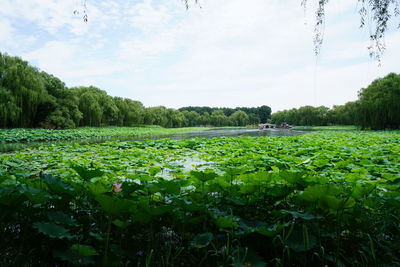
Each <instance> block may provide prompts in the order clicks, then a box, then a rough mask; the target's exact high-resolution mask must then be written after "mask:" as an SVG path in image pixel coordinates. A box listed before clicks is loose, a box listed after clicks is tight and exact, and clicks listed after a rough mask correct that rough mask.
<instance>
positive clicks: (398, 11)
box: [301, 0, 400, 63]
mask: <svg viewBox="0 0 400 267" xmlns="http://www.w3.org/2000/svg"><path fill="white" fill-rule="evenodd" d="M307 1H308V0H302V3H301V4H302V5H303V7H304V8H306V3H307ZM328 1H329V0H318V7H317V10H316V12H315V16H316V23H315V28H314V31H315V36H314V51H315V54H316V55H318V54H319V53H320V51H321V47H322V42H323V35H324V25H325V6H326V4H327V3H328ZM357 1H358V3H360V4H361V7H360V8H359V11H358V13H359V14H360V17H361V23H360V27H361V28H363V27H365V26H366V25H367V24H368V25H369V27H370V28H369V31H370V34H369V35H370V36H369V39H370V42H371V44H370V45H369V46H368V50H369V55H370V57H371V58H373V59H375V60H377V61H378V62H379V63H380V60H381V58H382V55H383V53H384V52H385V49H386V46H385V33H386V32H387V29H388V22H389V20H390V19H391V18H392V16H393V15H394V16H395V17H399V15H400V0H357ZM392 13H393V14H392ZM367 22H368V23H367ZM399 27H400V24H399Z"/></svg>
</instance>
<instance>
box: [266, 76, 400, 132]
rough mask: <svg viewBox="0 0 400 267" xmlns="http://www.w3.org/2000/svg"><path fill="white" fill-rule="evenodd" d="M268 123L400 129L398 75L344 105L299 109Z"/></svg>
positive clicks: (379, 81) (378, 82)
mask: <svg viewBox="0 0 400 267" xmlns="http://www.w3.org/2000/svg"><path fill="white" fill-rule="evenodd" d="M271 122H272V123H276V124H281V123H282V122H286V123H289V124H293V125H307V126H324V125H357V126H359V127H360V128H362V129H375V130H381V129H399V128H400V74H396V73H390V74H388V75H387V76H385V77H383V78H380V79H376V80H374V81H373V82H372V83H371V84H370V85H369V86H368V87H367V88H362V89H361V90H360V91H359V92H358V100H356V101H352V102H347V103H346V104H344V105H338V106H333V108H331V109H329V108H328V107H325V106H320V107H312V106H303V107H300V108H298V109H296V108H293V109H290V110H283V111H279V112H275V113H274V114H272V118H271Z"/></svg>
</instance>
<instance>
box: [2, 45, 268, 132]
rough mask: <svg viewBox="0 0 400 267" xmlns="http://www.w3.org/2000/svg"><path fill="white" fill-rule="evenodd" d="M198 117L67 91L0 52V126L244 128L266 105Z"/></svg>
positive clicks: (97, 92) (94, 92)
mask: <svg viewBox="0 0 400 267" xmlns="http://www.w3.org/2000/svg"><path fill="white" fill-rule="evenodd" d="M206 108H207V109H208V110H209V113H207V112H204V113H200V114H199V113H197V112H193V111H190V110H191V108H186V109H185V108H183V109H182V111H179V110H176V109H171V108H166V107H163V106H158V107H149V108H145V107H144V106H143V104H142V103H141V102H139V101H134V100H131V99H128V98H121V97H112V96H110V95H108V94H107V93H106V91H104V90H101V89H99V88H96V87H93V86H89V87H82V86H81V87H74V88H67V87H66V86H65V84H64V82H62V81H61V80H60V79H58V78H56V77H54V76H53V75H50V74H48V73H46V72H44V71H40V70H38V69H37V68H35V67H32V66H30V65H29V64H28V63H27V62H26V61H23V60H21V59H20V58H18V57H10V56H8V55H6V54H1V53H0V128H16V127H18V128H28V127H29V128H31V127H42V128H56V129H63V128H75V127H78V126H135V125H142V124H145V125H160V126H162V127H168V128H170V127H185V126H190V127H193V126H200V125H214V126H245V125H247V124H249V123H259V122H262V121H266V120H267V119H268V118H270V116H271V109H270V108H269V107H267V106H262V107H259V108H241V109H239V108H236V109H215V108H208V107H206Z"/></svg>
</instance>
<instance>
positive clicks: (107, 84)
mask: <svg viewBox="0 0 400 267" xmlns="http://www.w3.org/2000/svg"><path fill="white" fill-rule="evenodd" d="M80 3H81V2H80V1H64V0H41V1H39V0H29V1H28V0H25V1H23V0H13V1H12V0H5V1H4V3H3V4H2V9H1V10H0V34H1V33H4V34H3V35H0V39H1V38H3V39H8V40H11V41H10V42H11V43H12V44H13V45H14V47H16V48H15V49H14V50H13V51H14V53H17V55H21V56H23V57H24V58H25V59H28V60H30V61H31V62H32V63H33V64H35V65H37V66H38V67H40V68H41V69H43V70H45V71H47V72H49V73H53V74H55V75H56V76H58V77H60V78H61V79H62V80H65V81H66V82H67V84H68V85H71V86H72V85H80V84H84V85H89V84H94V85H96V86H98V87H100V88H103V89H107V91H108V93H110V94H111V95H120V96H123V97H131V98H133V99H138V100H140V101H143V103H144V104H145V105H146V106H153V105H166V106H168V107H181V106H185V105H209V106H230V107H234V106H257V105H270V106H271V107H272V108H273V110H275V111H276V110H279V109H285V108H291V107H298V106H301V105H321V104H323V105H328V106H331V105H333V104H343V103H344V102H346V101H348V100H354V99H355V98H356V93H357V91H358V90H359V89H360V88H361V87H363V86H367V85H368V84H369V83H370V82H371V80H372V79H374V78H376V77H378V76H383V75H384V74H386V73H387V72H390V71H398V69H397V65H396V64H397V59H398V58H399V56H400V55H399V53H400V51H399V52H397V51H398V49H397V48H396V47H397V46H399V45H400V36H399V33H393V34H391V35H388V38H387V40H388V41H387V43H388V49H389V51H388V53H387V55H386V56H385V57H384V58H383V61H382V62H383V67H382V68H377V63H376V62H374V61H371V60H370V59H369V57H368V51H367V49H366V47H367V45H368V34H367V33H366V32H365V31H359V29H358V26H359V16H358V14H357V6H356V3H355V2H352V1H347V0H337V1H332V3H331V2H329V3H328V5H327V17H326V19H327V21H326V22H327V23H326V28H325V41H324V44H323V49H322V53H321V55H320V56H319V58H318V60H317V59H316V58H315V56H314V51H313V42H312V40H313V37H314V31H313V30H314V29H313V28H314V16H315V13H314V11H315V6H313V5H314V4H315V3H316V1H311V0H309V4H310V5H309V7H308V8H307V10H306V11H307V14H306V16H304V10H303V8H302V7H301V6H300V1H294V2H293V1H282V0H253V1H243V0H221V1H203V2H202V3H201V7H202V8H199V7H198V6H192V7H191V8H190V9H189V10H188V11H186V10H185V7H184V5H183V3H182V2H180V1H158V0H132V1H128V0H126V1H115V0H104V1H100V2H95V1H88V12H89V23H87V24H85V23H83V22H82V19H81V18H80V17H79V16H74V15H73V10H75V9H77V8H80ZM19 18H21V19H22V20H25V21H28V22H29V23H30V24H31V26H33V27H35V28H36V29H40V30H44V31H46V33H47V34H46V35H41V34H38V31H37V30H36V31H35V32H30V31H28V30H25V31H24V30H23V27H21V25H20V24H18V23H19ZM305 21H306V22H307V25H305V24H304V22H305ZM18 25H19V26H18ZM39 33H41V32H40V31H39ZM7 36H8V37H7ZM15 36H21V37H20V38H19V39H17V38H16V37H15ZM32 38H33V39H32ZM35 38H36V39H35ZM29 39H31V40H36V42H34V44H35V45H33V44H32V43H29V42H26V41H22V42H21V40H29ZM17 40H18V41H17ZM17 43H23V44H24V47H23V49H22V48H19V47H18V46H17ZM316 61H318V64H317V65H315V62H316Z"/></svg>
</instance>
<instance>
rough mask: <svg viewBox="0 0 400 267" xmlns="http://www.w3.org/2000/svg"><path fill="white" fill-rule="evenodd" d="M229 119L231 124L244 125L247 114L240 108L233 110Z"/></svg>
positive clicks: (247, 117)
mask: <svg viewBox="0 0 400 267" xmlns="http://www.w3.org/2000/svg"><path fill="white" fill-rule="evenodd" d="M230 119H231V122H232V123H233V126H246V125H247V124H248V123H249V116H248V115H247V114H246V113H245V112H243V111H241V110H238V111H235V112H234V113H233V114H232V115H231V116H230Z"/></svg>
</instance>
